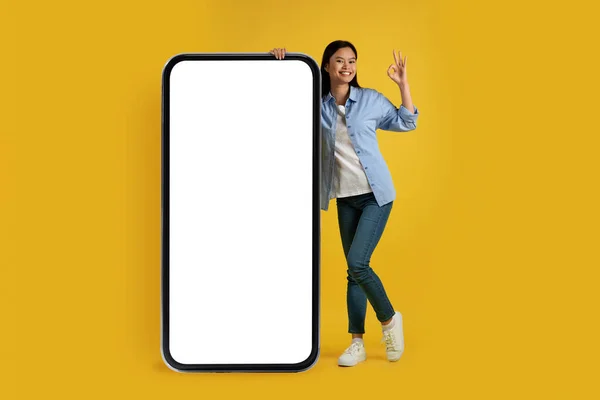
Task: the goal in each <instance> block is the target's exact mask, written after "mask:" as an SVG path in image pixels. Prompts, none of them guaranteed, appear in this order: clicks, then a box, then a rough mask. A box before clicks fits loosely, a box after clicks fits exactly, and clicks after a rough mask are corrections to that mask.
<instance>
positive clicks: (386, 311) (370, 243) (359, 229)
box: [346, 193, 395, 322]
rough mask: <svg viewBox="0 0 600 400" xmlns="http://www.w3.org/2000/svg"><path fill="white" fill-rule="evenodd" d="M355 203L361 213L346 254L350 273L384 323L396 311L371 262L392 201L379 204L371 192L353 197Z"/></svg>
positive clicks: (378, 317)
mask: <svg viewBox="0 0 600 400" xmlns="http://www.w3.org/2000/svg"><path fill="white" fill-rule="evenodd" d="M354 203H355V206H356V207H357V208H358V209H360V210H362V212H361V213H360V217H359V220H358V225H357V226H356V232H355V234H354V237H353V239H352V244H351V245H350V249H349V250H348V253H347V257H346V259H347V262H348V270H349V274H350V276H351V277H352V279H353V280H354V282H355V283H356V285H357V286H358V287H360V289H362V292H364V294H365V295H366V297H367V299H368V300H369V303H371V306H373V309H374V310H375V314H376V315H377V319H378V320H379V321H380V322H386V321H389V320H390V319H391V318H392V317H393V316H394V314H395V311H394V308H393V307H392V304H391V302H390V300H389V299H388V297H387V294H386V292H385V289H384V288H383V284H382V283H381V280H380V279H379V277H378V276H377V274H376V273H375V272H374V271H373V269H372V268H371V266H370V261H371V255H372V254H373V251H374V250H375V247H376V246H377V243H379V239H380V238H381V235H382V234H383V230H384V228H385V225H386V223H387V220H388V217H389V215H390V212H391V210H392V204H393V203H388V204H386V205H384V206H381V207H380V206H379V205H378V204H377V201H376V200H375V197H374V195H373V194H372V193H369V194H368V195H360V196H355V197H354ZM356 285H355V286H356ZM363 320H364V318H363Z"/></svg>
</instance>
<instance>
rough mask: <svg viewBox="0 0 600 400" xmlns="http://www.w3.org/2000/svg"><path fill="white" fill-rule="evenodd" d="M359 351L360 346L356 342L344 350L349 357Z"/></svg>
mask: <svg viewBox="0 0 600 400" xmlns="http://www.w3.org/2000/svg"><path fill="white" fill-rule="evenodd" d="M359 350H360V344H359V343H358V342H354V343H352V344H351V345H350V347H348V348H347V349H346V353H348V354H350V355H355V354H356V353H358V351H359Z"/></svg>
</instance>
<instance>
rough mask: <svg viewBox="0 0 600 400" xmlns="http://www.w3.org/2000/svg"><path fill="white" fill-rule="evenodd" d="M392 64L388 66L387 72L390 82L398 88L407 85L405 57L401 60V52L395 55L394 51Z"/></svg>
mask: <svg viewBox="0 0 600 400" xmlns="http://www.w3.org/2000/svg"><path fill="white" fill-rule="evenodd" d="M393 54H394V63H393V64H392V65H390V67H389V68H388V70H387V73H388V76H389V77H390V79H391V80H393V81H394V82H396V84H398V86H401V85H403V84H406V83H408V77H407V75H406V56H404V60H402V52H401V51H399V52H398V55H396V50H394V51H393Z"/></svg>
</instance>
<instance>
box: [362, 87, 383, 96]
mask: <svg viewBox="0 0 600 400" xmlns="http://www.w3.org/2000/svg"><path fill="white" fill-rule="evenodd" d="M357 89H358V90H359V92H360V93H361V95H362V96H365V97H369V98H375V97H379V96H381V93H380V92H379V91H378V90H375V89H372V88H357Z"/></svg>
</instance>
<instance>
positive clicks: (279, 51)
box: [269, 48, 286, 60]
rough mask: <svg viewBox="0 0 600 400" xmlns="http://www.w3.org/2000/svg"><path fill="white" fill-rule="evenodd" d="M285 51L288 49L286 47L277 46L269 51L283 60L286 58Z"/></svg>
mask: <svg viewBox="0 0 600 400" xmlns="http://www.w3.org/2000/svg"><path fill="white" fill-rule="evenodd" d="M285 51H286V50H285V49H279V48H275V49H273V50H271V51H269V53H271V54H273V55H274V56H275V58H276V59H278V60H283V59H284V58H285Z"/></svg>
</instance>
